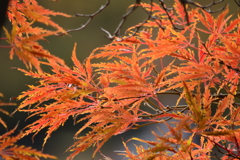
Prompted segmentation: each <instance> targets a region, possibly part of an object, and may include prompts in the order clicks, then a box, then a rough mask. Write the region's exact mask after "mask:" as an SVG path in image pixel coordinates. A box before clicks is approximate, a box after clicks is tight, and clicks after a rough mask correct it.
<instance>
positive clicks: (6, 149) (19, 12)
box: [0, 0, 70, 160]
mask: <svg viewBox="0 0 240 160" xmlns="http://www.w3.org/2000/svg"><path fill="white" fill-rule="evenodd" d="M6 2H7V1H6ZM1 4H2V3H1ZM57 15H60V16H65V17H70V16H69V15H67V14H64V13H60V12H53V11H50V10H48V9H45V8H43V7H42V6H40V5H38V3H37V1H36V0H23V1H21V2H20V1H19V0H11V1H10V2H9V6H8V11H7V16H8V18H9V21H10V22H11V24H12V28H11V31H8V30H7V29H6V28H4V31H5V34H6V37H5V38H1V39H6V41H7V42H8V43H9V44H10V45H9V46H1V47H4V48H10V59H12V58H13V56H14V55H17V57H18V58H19V59H20V60H22V61H23V62H24V64H25V65H26V67H28V68H30V69H32V66H34V67H35V68H36V69H37V70H38V72H41V68H40V61H39V59H46V58H48V59H54V60H55V61H59V62H61V61H62V60H61V59H59V58H58V57H56V56H53V55H51V54H50V53H49V52H48V51H47V50H46V49H44V48H43V47H42V46H41V45H40V44H39V43H38V41H39V40H44V37H46V36H50V35H55V34H57V33H62V32H65V31H64V29H63V28H61V27H60V26H59V25H57V24H56V23H54V22H53V21H52V20H51V19H50V17H49V16H57ZM3 16H4V15H3ZM36 23H38V24H40V23H43V24H45V25H49V26H51V27H53V28H54V30H48V29H44V28H41V27H37V26H39V25H38V24H36ZM0 97H4V96H3V94H2V93H0ZM13 105H14V106H16V103H12V102H4V101H1V100H0V106H13ZM0 112H1V113H4V114H6V115H9V112H8V111H6V110H3V109H0ZM0 123H1V125H3V126H4V127H5V128H6V130H8V128H7V124H6V123H5V121H4V120H3V119H1V118H0ZM17 126H18V125H16V127H15V128H14V129H12V130H10V131H9V130H8V131H7V132H6V133H4V134H3V135H1V137H0V156H1V157H2V158H3V159H6V160H13V159H21V160H36V159H40V158H51V159H56V157H55V156H52V155H48V154H44V153H42V152H41V151H37V150H35V149H32V148H31V147H26V146H18V145H16V143H17V141H18V140H19V139H21V138H22V137H23V136H24V133H23V132H20V133H18V134H17V135H16V133H15V132H16V128H17Z"/></svg>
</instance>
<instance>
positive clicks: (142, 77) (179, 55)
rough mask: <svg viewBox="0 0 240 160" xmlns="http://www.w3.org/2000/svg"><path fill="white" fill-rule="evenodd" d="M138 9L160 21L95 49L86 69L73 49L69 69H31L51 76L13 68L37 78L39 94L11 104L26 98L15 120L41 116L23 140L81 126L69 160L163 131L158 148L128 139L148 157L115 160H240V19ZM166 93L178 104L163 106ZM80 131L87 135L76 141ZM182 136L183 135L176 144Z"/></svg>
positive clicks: (53, 63)
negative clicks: (124, 138)
mask: <svg viewBox="0 0 240 160" xmlns="http://www.w3.org/2000/svg"><path fill="white" fill-rule="evenodd" d="M141 6H143V7H144V8H145V9H146V10H149V11H150V10H151V12H152V14H153V16H155V17H158V18H156V19H155V20H148V21H147V22H146V23H144V24H141V25H142V26H143V27H144V28H143V29H142V30H141V31H139V32H137V33H134V36H126V37H123V38H122V37H119V38H118V37H116V38H115V40H114V41H113V42H112V43H110V44H108V45H106V46H104V47H100V48H97V49H95V50H94V51H93V52H92V53H91V54H90V55H89V57H88V58H87V59H86V60H85V61H84V62H83V63H81V62H80V61H79V60H78V59H77V56H76V47H77V45H76V44H75V45H74V49H73V52H72V61H73V63H74V66H73V67H72V68H71V67H68V66H67V65H66V64H64V62H63V61H61V60H58V58H52V57H48V56H43V57H45V58H47V60H48V62H42V61H41V62H40V61H30V62H31V63H32V65H34V66H35V67H36V66H37V68H38V66H39V64H40V63H41V64H43V65H47V66H49V67H51V69H52V70H51V73H48V72H44V71H41V69H38V71H36V72H34V71H31V70H30V71H26V70H23V69H19V70H20V71H22V72H23V73H24V74H25V75H27V76H31V77H34V78H37V79H39V85H29V90H27V91H25V92H23V93H22V94H21V95H20V96H19V97H18V98H19V99H24V100H23V102H22V103H21V105H20V106H19V107H18V110H19V111H22V112H28V113H30V117H32V116H39V117H40V118H39V119H38V120H36V121H35V122H33V123H32V124H30V125H28V126H26V127H25V129H24V132H23V133H24V135H28V134H31V133H35V134H37V133H38V132H39V131H41V130H42V129H44V128H47V133H46V137H45V139H44V144H45V143H46V141H47V140H48V138H49V137H50V136H51V134H52V133H53V132H54V131H55V130H57V129H58V128H59V127H60V126H62V125H64V123H65V122H66V120H67V119H69V118H73V119H74V121H75V123H80V122H82V121H87V122H86V123H85V125H84V126H82V127H81V128H80V129H79V130H78V131H77V132H76V134H75V137H74V138H75V139H76V142H75V143H74V144H73V145H72V146H70V147H69V148H68V151H71V152H72V154H71V155H70V157H68V159H73V158H74V157H75V156H76V155H77V154H79V153H81V152H83V151H85V150H86V149H87V148H89V147H91V146H95V151H94V153H93V157H94V156H95V155H96V153H97V152H98V151H99V150H100V148H101V147H102V146H103V145H104V144H105V143H106V142H107V141H108V140H109V139H110V138H111V137H112V136H115V135H119V134H122V133H124V132H127V131H128V130H130V129H138V128H140V127H144V126H146V125H149V124H160V123H161V124H162V123H163V124H164V125H166V126H167V128H168V129H169V131H168V132H166V133H164V134H163V135H161V134H159V133H157V132H152V134H153V135H154V136H155V137H156V141H148V140H144V139H139V138H137V137H135V138H132V139H131V140H136V141H140V142H143V143H146V144H148V145H149V148H144V147H143V146H141V145H138V146H136V151H137V154H133V153H132V151H130V150H129V149H128V146H127V143H126V142H123V144H124V146H125V148H126V152H125V153H124V154H123V153H120V154H123V155H125V156H126V157H128V158H129V159H134V160H144V159H146V160H147V159H154V160H164V159H173V158H175V159H204V160H205V159H211V158H213V156H214V154H213V153H212V150H213V148H214V147H215V148H217V149H218V150H221V152H222V157H221V159H239V158H240V147H239V142H240V139H239V133H240V131H239V129H238V128H239V125H240V114H239V111H240V109H239V98H240V92H239V73H240V68H239V61H240V47H239V45H240V28H239V23H240V17H239V15H237V18H234V19H233V20H231V17H232V16H231V15H228V11H229V9H228V7H226V9H225V10H224V11H223V12H221V13H220V14H219V15H218V16H217V17H216V18H214V17H213V16H212V15H211V14H210V13H208V12H206V11H205V10H203V9H201V8H194V9H192V8H185V7H187V6H184V5H182V3H180V2H179V1H178V0H176V1H175V3H174V6H173V8H174V9H173V10H172V11H169V12H166V10H165V9H164V8H163V7H162V6H161V5H160V4H157V3H151V4H147V3H141ZM132 7H134V6H132ZM186 9H187V10H188V16H187V17H188V18H187V19H186ZM169 15H170V16H171V19H169ZM235 16H236V15H235ZM13 24H14V23H13ZM137 26H138V25H136V26H133V27H131V28H130V29H129V33H130V34H131V32H134V28H136V27H137ZM162 26H164V28H163V27H162ZM174 26H175V27H174ZM176 26H181V29H179V28H176ZM201 26H203V27H201ZM57 28H58V27H57ZM58 29H59V28H58ZM14 31H15V30H14ZM37 33H39V32H37ZM40 33H41V32H40ZM55 33H56V32H55ZM55 33H54V34H55ZM7 35H8V32H7ZM20 35H21V34H20ZM47 35H49V34H47ZM8 37H10V36H8ZM12 37H15V36H12ZM30 40H31V39H30ZM34 40H38V39H34ZM30 42H32V41H30ZM15 43H16V42H13V44H15ZM30 44H32V43H30ZM27 46H28V45H27ZM30 46H31V45H30ZM21 47H23V46H22V45H20V46H19V48H21ZM22 51H23V52H24V54H27V55H31V53H29V52H27V51H25V50H22ZM36 52H37V53H38V51H36ZM44 55H45V54H44ZM96 59H97V60H98V59H101V60H102V61H103V60H104V62H99V63H96V62H95V60H96ZM164 94H167V95H177V96H178V100H177V101H176V105H175V106H168V105H165V104H163V103H162V102H161V100H160V97H161V95H164ZM181 100H182V101H184V102H185V105H180V101H181ZM49 101H51V103H46V102H49ZM149 109H151V110H149ZM215 110H216V111H215ZM172 120H174V121H172ZM86 129H88V130H90V131H89V132H88V133H87V134H86V135H84V136H80V133H81V132H82V131H84V130H86ZM159 130H161V129H159ZM162 132H163V131H162ZM185 133H187V134H188V135H189V136H188V137H186V138H183V134H185ZM196 138H199V139H200V142H199V143H196V142H195V141H194V139H196Z"/></svg>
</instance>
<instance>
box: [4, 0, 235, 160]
mask: <svg viewBox="0 0 240 160" xmlns="http://www.w3.org/2000/svg"><path fill="white" fill-rule="evenodd" d="M38 2H39V4H41V5H42V6H44V7H46V8H49V9H51V10H54V11H59V12H64V13H67V14H70V15H74V14H75V12H76V13H82V14H92V13H94V12H95V11H96V10H98V8H99V7H100V6H101V5H103V4H105V3H106V0H59V2H53V1H50V0H38ZM134 2H135V0H112V1H111V3H110V5H109V6H108V7H107V8H106V9H105V10H104V11H103V12H101V13H100V14H99V15H97V16H96V17H95V18H94V19H93V20H92V22H91V23H90V24H89V25H88V26H87V27H86V28H84V29H83V30H80V31H76V32H71V33H69V35H68V36H60V37H56V36H51V37H48V38H47V40H48V42H46V41H42V42H41V44H42V45H43V46H44V47H45V48H46V49H48V50H49V51H50V52H51V54H53V55H56V56H58V57H60V58H62V59H64V60H65V62H66V63H67V64H68V65H69V66H72V65H73V64H72V62H71V52H72V49H73V45H74V43H77V44H78V46H77V57H78V58H79V59H80V60H81V61H82V60H84V59H85V58H86V57H87V56H88V55H89V54H90V53H91V51H92V50H93V49H95V48H96V47H100V46H103V45H106V44H108V43H110V40H109V39H107V38H105V37H104V35H105V33H104V32H103V31H101V30H100V27H102V28H104V29H106V30H108V31H109V32H110V33H113V32H114V30H115V29H116V27H117V26H118V24H119V22H120V20H121V17H122V15H123V14H124V13H125V12H126V11H127V8H128V6H129V5H130V4H133V3H134ZM143 2H149V0H147V1H146V0H145V1H144V0H143ZM165 2H166V4H167V5H168V6H171V5H172V3H173V0H165ZM195 2H199V3H200V4H202V5H206V4H209V3H211V2H212V1H211V0H198V1H197V0H195ZM224 4H228V5H229V7H230V12H231V13H232V14H235V16H236V13H238V12H239V7H238V6H237V5H236V3H235V2H234V0H225V2H223V3H221V4H218V5H216V6H215V8H216V9H218V8H220V7H222V6H223V5H224ZM214 15H217V14H214ZM146 17H147V15H146V13H144V11H143V10H141V9H140V8H139V9H138V10H137V11H135V12H134V13H133V14H131V16H129V17H128V19H127V21H126V23H125V24H124V25H123V29H122V32H121V33H122V34H124V31H125V30H126V29H127V28H128V27H131V26H132V25H135V24H137V23H139V22H141V21H143V20H144V19H145V18H146ZM52 19H53V20H54V21H55V22H57V23H58V24H59V25H60V26H62V27H63V28H64V29H66V30H68V29H73V28H78V27H80V26H81V25H82V24H84V23H85V22H86V21H87V20H88V18H84V17H73V18H65V17H60V16H58V17H52ZM5 27H7V28H9V27H10V25H9V24H8V23H6V25H5ZM2 35H3V34H2ZM0 43H1V44H0V45H6V43H5V42H3V41H1V42H0ZM8 52H9V49H6V48H0V66H1V67H0V92H1V93H3V94H4V95H5V97H4V99H2V100H4V101H5V102H8V101H9V99H10V98H13V97H17V96H18V95H19V94H20V93H21V92H22V91H24V90H26V89H28V87H27V85H28V84H33V85H34V84H36V80H35V79H32V78H30V77H26V76H24V75H23V73H21V72H19V71H17V70H16V69H13V68H12V67H19V68H25V66H24V64H23V63H22V62H21V61H19V60H18V58H17V57H16V56H15V57H14V59H13V60H10V59H9V54H8ZM175 99H177V97H174V96H173V97H169V96H162V97H161V101H162V103H163V104H165V105H174V104H175ZM14 102H16V103H20V102H18V101H14ZM15 108H16V106H6V107H4V109H6V110H8V111H10V112H11V111H14V109H15ZM0 116H1V117H2V119H3V120H5V121H6V122H7V123H8V127H9V129H11V128H13V127H14V126H15V125H16V124H17V123H18V122H19V129H21V128H22V127H24V126H25V125H26V124H28V123H31V122H33V121H34V118H30V119H28V120H25V119H26V117H27V116H28V115H27V114H24V113H16V114H15V115H14V116H13V117H10V118H9V117H7V116H5V115H2V114H0ZM82 125H83V124H77V125H75V126H74V125H73V121H72V120H71V119H69V120H68V122H67V123H66V124H65V125H64V126H63V127H61V128H60V129H58V130H57V131H55V132H54V133H53V134H52V136H51V138H50V139H49V140H48V142H47V144H46V145H45V147H44V149H43V151H44V153H49V154H53V155H56V156H57V157H58V158H59V159H60V160H64V159H66V157H67V156H68V155H69V153H68V152H66V153H64V152H65V150H66V149H67V148H68V147H69V146H70V145H71V144H73V142H74V140H73V138H72V137H73V135H74V133H75V132H76V131H77V130H78V129H79V127H81V126H82ZM163 127H164V126H161V129H163ZM0 129H1V130H0V132H1V134H2V133H4V132H5V129H4V128H0ZM151 130H156V126H154V125H151V126H148V127H145V128H141V129H139V130H130V131H128V132H127V133H123V134H121V135H118V136H115V137H113V138H111V139H110V141H109V142H107V143H106V145H104V147H103V148H102V149H101V152H102V153H103V154H105V155H107V156H109V157H111V158H112V159H114V160H121V159H124V158H123V157H122V156H118V155H117V153H116V152H117V151H123V150H124V148H123V145H122V140H125V141H126V140H128V139H129V138H131V137H139V138H143V139H148V140H154V137H153V136H152V134H151ZM45 131H46V130H43V131H41V132H40V133H39V134H38V135H36V136H35V138H34V143H33V141H32V139H31V137H25V138H24V139H22V140H20V141H19V144H24V145H27V146H32V147H34V148H36V149H39V150H41V149H42V143H43V138H44V136H45ZM83 134H84V133H83ZM137 144H138V143H137ZM129 146H130V147H131V148H132V150H133V151H134V149H133V144H132V143H129ZM93 151H94V150H93V149H91V148H90V149H88V150H87V151H85V152H84V153H81V154H79V155H78V156H77V157H76V159H79V160H90V159H92V158H91V155H92V153H93ZM101 158H102V156H101V155H99V154H98V155H97V156H96V158H95V159H97V160H98V159H101ZM102 159H103V158H102Z"/></svg>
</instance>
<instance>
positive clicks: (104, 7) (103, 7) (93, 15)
mask: <svg viewBox="0 0 240 160" xmlns="http://www.w3.org/2000/svg"><path fill="white" fill-rule="evenodd" d="M109 4H110V0H107V2H106V3H105V4H104V5H102V6H101V7H100V8H99V9H98V10H97V11H96V12H94V13H93V14H78V13H76V14H75V16H76V17H89V19H88V20H87V22H86V23H85V24H83V25H82V26H81V27H79V28H76V29H70V30H67V31H66V32H67V33H69V32H73V31H79V30H81V29H84V28H85V27H86V26H87V25H88V24H89V23H90V22H91V21H92V20H93V18H94V17H95V16H96V15H98V14H99V13H100V12H102V11H103V10H104V9H106V8H107V6H108V5H109ZM64 34H65V33H61V34H58V36H61V35H64Z"/></svg>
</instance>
